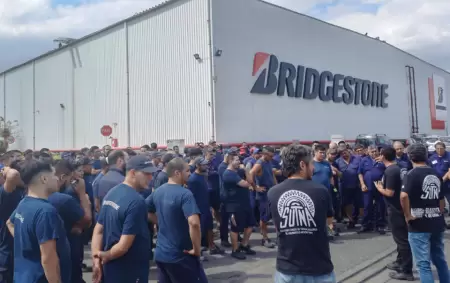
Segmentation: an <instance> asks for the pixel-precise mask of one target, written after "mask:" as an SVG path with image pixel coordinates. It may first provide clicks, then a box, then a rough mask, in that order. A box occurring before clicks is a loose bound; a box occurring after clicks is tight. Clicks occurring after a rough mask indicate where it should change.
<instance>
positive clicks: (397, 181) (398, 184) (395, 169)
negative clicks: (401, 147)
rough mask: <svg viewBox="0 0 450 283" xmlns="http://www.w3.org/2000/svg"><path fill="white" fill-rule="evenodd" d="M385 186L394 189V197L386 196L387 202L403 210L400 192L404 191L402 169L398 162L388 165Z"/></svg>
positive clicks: (384, 180) (384, 178)
mask: <svg viewBox="0 0 450 283" xmlns="http://www.w3.org/2000/svg"><path fill="white" fill-rule="evenodd" d="M383 187H384V188H385V189H388V190H392V191H394V195H393V196H392V197H385V200H386V202H387V204H388V205H389V206H391V207H393V208H395V209H396V210H398V211H400V212H401V211H402V206H401V204H400V192H401V191H402V171H401V168H400V167H399V166H398V165H397V164H393V165H390V166H388V167H387V168H386V170H385V171H384V176H383ZM402 213H403V212H402Z"/></svg>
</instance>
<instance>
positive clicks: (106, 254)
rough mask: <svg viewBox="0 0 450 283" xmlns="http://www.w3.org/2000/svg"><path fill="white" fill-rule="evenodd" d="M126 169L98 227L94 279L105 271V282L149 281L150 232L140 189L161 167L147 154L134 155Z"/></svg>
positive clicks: (107, 199) (107, 200)
mask: <svg viewBox="0 0 450 283" xmlns="http://www.w3.org/2000/svg"><path fill="white" fill-rule="evenodd" d="M126 169H127V173H126V177H125V180H124V182H123V183H122V184H119V185H117V186H116V187H114V188H112V189H111V190H110V191H109V192H108V194H107V195H106V196H105V198H104V199H103V205H102V208H101V209H100V213H99V216H98V220H97V224H96V225H95V228H94V233H93V237H92V255H93V262H94V275H93V276H94V279H95V280H94V282H95V281H96V280H98V279H99V278H100V277H101V275H103V278H102V282H103V283H125V282H127V283H128V282H130V283H131V282H132V283H134V282H147V281H148V276H149V268H150V265H149V262H150V259H151V257H150V254H151V245H150V233H149V230H148V225H147V223H148V217H147V207H146V205H145V201H144V199H143V198H142V196H141V195H140V194H139V192H140V191H142V190H145V189H146V188H148V185H149V182H150V181H151V178H152V174H153V173H154V172H156V170H157V169H156V167H155V166H154V165H153V164H152V162H151V161H150V159H149V158H148V157H147V156H144V155H138V156H133V157H131V158H130V160H128V162H127V165H126ZM102 267H103V270H101V268H102ZM102 272H103V273H102Z"/></svg>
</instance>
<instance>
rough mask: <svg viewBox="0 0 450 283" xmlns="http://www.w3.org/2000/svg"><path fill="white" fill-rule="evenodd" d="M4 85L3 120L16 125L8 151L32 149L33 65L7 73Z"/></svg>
mask: <svg viewBox="0 0 450 283" xmlns="http://www.w3.org/2000/svg"><path fill="white" fill-rule="evenodd" d="M5 83H6V87H5V104H6V112H5V119H6V120H7V121H9V122H11V123H12V124H13V125H14V124H17V126H13V127H12V129H13V137H14V138H15V142H14V143H13V144H11V145H10V147H9V149H20V150H23V149H28V148H33V123H34V122H33V120H34V117H33V64H32V63H31V64H27V65H24V66H22V67H20V68H18V69H15V70H14V71H12V72H9V73H7V74H6V81H5Z"/></svg>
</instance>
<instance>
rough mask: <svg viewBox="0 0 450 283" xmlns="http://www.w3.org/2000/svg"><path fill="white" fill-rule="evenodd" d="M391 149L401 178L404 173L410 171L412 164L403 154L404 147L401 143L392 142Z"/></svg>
mask: <svg viewBox="0 0 450 283" xmlns="http://www.w3.org/2000/svg"><path fill="white" fill-rule="evenodd" d="M393 147H394V149H395V162H396V163H397V165H398V167H400V169H401V170H402V176H404V174H405V173H406V171H409V170H411V169H412V163H411V161H409V158H408V155H407V154H406V153H405V146H404V145H403V143H402V142H399V141H396V142H394V144H393Z"/></svg>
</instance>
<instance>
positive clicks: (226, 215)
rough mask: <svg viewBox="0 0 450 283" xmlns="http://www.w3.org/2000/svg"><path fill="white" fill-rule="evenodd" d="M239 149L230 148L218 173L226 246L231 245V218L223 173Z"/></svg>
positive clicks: (222, 234)
mask: <svg viewBox="0 0 450 283" xmlns="http://www.w3.org/2000/svg"><path fill="white" fill-rule="evenodd" d="M238 153H239V150H238V149H237V148H236V147H232V148H230V149H228V150H227V151H226V153H225V156H224V159H223V162H221V163H220V164H219V166H218V168H217V173H218V175H219V184H220V227H219V229H220V245H221V246H222V247H225V248H229V247H231V244H230V242H228V222H229V220H230V215H229V213H228V212H227V210H226V209H225V204H224V203H225V200H226V191H225V189H224V187H223V180H222V175H223V173H224V172H225V170H227V168H228V164H229V162H230V161H231V159H232V158H233V156H238ZM222 223H223V224H222Z"/></svg>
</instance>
